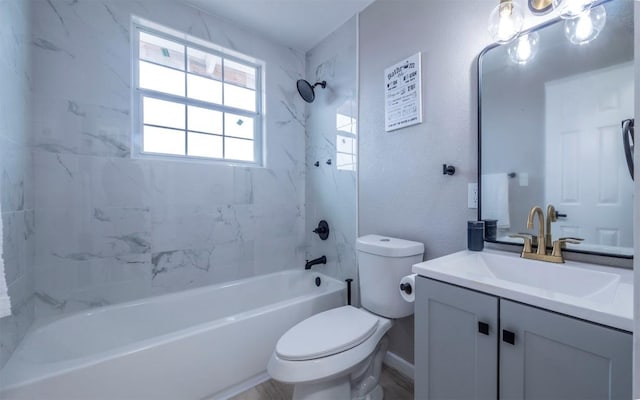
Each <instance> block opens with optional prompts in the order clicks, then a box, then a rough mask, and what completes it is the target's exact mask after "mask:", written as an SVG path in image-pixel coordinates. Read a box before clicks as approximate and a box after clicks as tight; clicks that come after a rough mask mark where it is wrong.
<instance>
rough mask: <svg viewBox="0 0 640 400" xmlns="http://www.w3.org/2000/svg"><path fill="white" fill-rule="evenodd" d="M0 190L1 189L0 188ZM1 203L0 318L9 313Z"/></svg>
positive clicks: (0, 205)
mask: <svg viewBox="0 0 640 400" xmlns="http://www.w3.org/2000/svg"><path fill="white" fill-rule="evenodd" d="M0 192H1V190H0ZM3 237H4V236H2V204H0V318H2V317H6V316H7V315H11V301H10V300H9V293H7V280H6V277H5V274H4V258H3V256H2V248H3V247H4V246H3V244H2V238H3Z"/></svg>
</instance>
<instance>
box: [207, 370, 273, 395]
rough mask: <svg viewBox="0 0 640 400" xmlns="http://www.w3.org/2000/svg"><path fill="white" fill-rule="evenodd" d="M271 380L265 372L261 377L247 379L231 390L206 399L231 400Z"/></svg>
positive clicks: (228, 389)
mask: <svg viewBox="0 0 640 400" xmlns="http://www.w3.org/2000/svg"><path fill="white" fill-rule="evenodd" d="M269 379H271V377H270V376H269V374H267V372H266V371H265V372H263V373H261V374H259V375H256V376H253V377H251V378H249V379H247V380H246V381H244V382H241V383H239V384H237V385H234V386H232V387H230V388H227V389H225V390H223V391H222V392H218V393H216V394H214V395H211V396H209V397H206V399H211V400H224V399H229V398H231V397H233V396H236V395H239V394H240V393H242V392H246V391H247V390H249V389H251V388H253V387H255V386H258V385H259V384H261V383H263V382H266V381H268V380H269Z"/></svg>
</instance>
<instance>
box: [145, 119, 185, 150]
mask: <svg viewBox="0 0 640 400" xmlns="http://www.w3.org/2000/svg"><path fill="white" fill-rule="evenodd" d="M142 151H144V152H145V153H164V154H178V155H184V131H177V130H175V129H164V128H156V127H155V126H145V127H144V136H143V149H142Z"/></svg>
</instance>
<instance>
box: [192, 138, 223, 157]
mask: <svg viewBox="0 0 640 400" xmlns="http://www.w3.org/2000/svg"><path fill="white" fill-rule="evenodd" d="M188 134H189V150H188V153H187V154H188V155H190V156H198V157H211V158H222V136H214V135H206V134H202V133H194V132H189V133H188Z"/></svg>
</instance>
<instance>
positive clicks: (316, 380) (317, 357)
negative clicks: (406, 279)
mask: <svg viewBox="0 0 640 400" xmlns="http://www.w3.org/2000/svg"><path fill="white" fill-rule="evenodd" d="M423 252H424V245H423V244H422V243H417V242H411V241H407V240H402V239H394V238H388V237H384V236H379V235H367V236H364V237H361V238H359V239H358V260H359V265H358V270H359V275H360V284H361V290H360V293H361V296H362V305H363V308H356V307H353V306H349V305H348V306H343V307H339V308H335V309H332V310H328V311H325V312H322V313H319V314H316V315H314V316H312V317H310V318H307V319H306V320H304V321H302V322H300V323H299V324H297V325H295V326H294V327H292V328H291V329H290V330H289V331H287V332H286V333H285V334H284V335H283V336H282V337H281V338H280V340H279V341H278V343H277V344H276V348H275V350H274V352H273V354H272V355H271V359H270V360H269V363H268V366H267V371H268V372H269V375H271V377H272V378H274V379H275V380H278V381H281V382H285V383H290V384H293V385H294V391H293V399H294V400H343V399H344V400H348V399H357V400H382V399H383V397H384V394H383V391H382V388H381V387H380V386H379V385H378V381H379V378H380V370H381V368H382V360H383V358H384V356H385V354H386V351H387V347H388V344H387V343H388V340H387V338H386V333H387V332H388V331H389V329H390V328H391V326H392V325H393V321H392V318H401V317H405V316H408V315H411V314H413V304H409V303H406V302H405V301H404V300H402V298H401V296H400V292H399V290H398V285H399V283H400V279H401V277H402V276H404V275H406V274H409V273H410V272H411V266H412V265H413V264H415V263H418V262H421V261H422V255H423Z"/></svg>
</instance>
